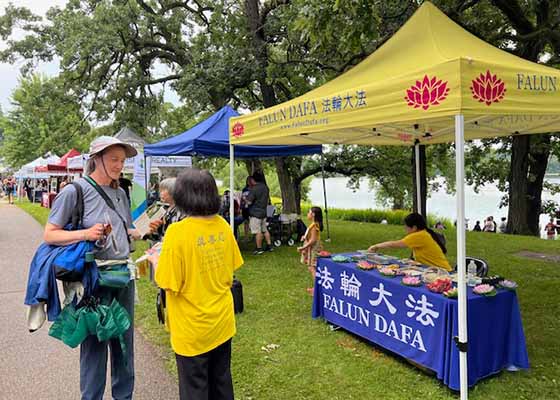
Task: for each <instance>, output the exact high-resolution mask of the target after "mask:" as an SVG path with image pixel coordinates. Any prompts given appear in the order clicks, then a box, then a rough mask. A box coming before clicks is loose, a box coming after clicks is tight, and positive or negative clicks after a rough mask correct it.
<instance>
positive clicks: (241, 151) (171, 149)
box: [144, 106, 322, 158]
mask: <svg viewBox="0 0 560 400" xmlns="http://www.w3.org/2000/svg"><path fill="white" fill-rule="evenodd" d="M238 116H239V113H238V112H237V111H235V110H234V109H233V108H231V107H230V106H225V107H223V108H222V109H220V110H219V111H218V112H216V113H215V114H214V115H212V116H211V117H209V118H208V119H206V120H204V121H202V122H201V123H199V124H198V125H195V126H194V127H192V128H191V129H189V130H188V131H186V132H183V133H181V134H179V135H177V136H173V137H171V138H168V139H164V140H162V141H161V142H158V143H154V144H147V145H145V146H144V154H145V155H146V156H194V155H197V156H210V157H229V133H228V132H229V119H230V118H231V117H238ZM321 152H322V147H321V145H312V146H235V157H236V158H264V157H283V156H304V155H309V154H320V153H321Z"/></svg>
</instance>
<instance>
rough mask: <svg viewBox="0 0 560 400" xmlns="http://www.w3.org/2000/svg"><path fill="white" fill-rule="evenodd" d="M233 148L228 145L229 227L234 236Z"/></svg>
mask: <svg viewBox="0 0 560 400" xmlns="http://www.w3.org/2000/svg"><path fill="white" fill-rule="evenodd" d="M234 159H235V157H234V148H233V144H230V145H229V225H230V227H231V230H232V231H233V233H234V234H235V215H234V212H235V209H234V204H233V203H234V201H235V200H234V196H233V188H234V184H233V183H234V182H233V180H234V169H235V166H234V165H233V163H234Z"/></svg>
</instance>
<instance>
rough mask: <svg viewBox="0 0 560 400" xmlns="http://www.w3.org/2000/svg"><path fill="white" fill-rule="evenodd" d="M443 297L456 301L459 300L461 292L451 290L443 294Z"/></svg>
mask: <svg viewBox="0 0 560 400" xmlns="http://www.w3.org/2000/svg"><path fill="white" fill-rule="evenodd" d="M443 295H444V296H445V297H449V298H450V299H455V298H457V296H459V291H458V290H457V288H451V289H449V290H446V291H445V292H443Z"/></svg>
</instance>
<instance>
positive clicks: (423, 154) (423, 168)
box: [411, 145, 428, 216]
mask: <svg viewBox="0 0 560 400" xmlns="http://www.w3.org/2000/svg"><path fill="white" fill-rule="evenodd" d="M419 147H420V149H419V150H420V188H421V190H422V192H421V193H422V196H421V199H420V201H421V204H420V208H419V207H418V200H417V199H418V197H417V195H416V193H417V190H418V188H417V187H416V151H415V149H414V147H413V148H412V158H411V159H412V187H413V188H414V190H413V191H412V192H413V196H414V198H413V199H412V208H413V210H414V212H417V213H420V214H422V215H423V216H426V215H427V214H426V199H427V198H428V180H427V178H426V146H424V145H420V146H419Z"/></svg>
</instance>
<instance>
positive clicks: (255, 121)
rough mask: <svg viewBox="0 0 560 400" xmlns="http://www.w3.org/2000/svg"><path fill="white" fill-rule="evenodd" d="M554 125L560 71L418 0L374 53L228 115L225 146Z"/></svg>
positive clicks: (407, 138)
mask: <svg viewBox="0 0 560 400" xmlns="http://www.w3.org/2000/svg"><path fill="white" fill-rule="evenodd" d="M457 114H463V115H464V116H465V139H476V138H485V137H495V136H505V135H511V134H512V133H516V132H519V133H542V132H551V131H560V71H559V70H556V69H553V68H549V67H546V66H543V65H540V64H537V63H533V62H530V61H527V60H524V59H521V58H519V57H516V56H514V55H512V54H510V53H507V52H505V51H502V50H499V49H497V48H495V47H493V46H491V45H490V44H488V43H486V42H484V41H482V40H480V39H479V38H477V37H475V36H474V35H472V34H470V33H469V32H467V31H466V30H464V29H463V28H461V27H460V26H459V25H457V24H456V23H455V22H453V21H452V20H451V19H449V18H448V17H447V16H446V15H445V14H444V13H443V12H441V11H440V10H439V9H437V8H436V7H435V6H434V5H433V4H431V3H429V2H425V3H424V4H423V5H422V6H421V7H420V8H419V9H418V10H417V11H416V12H415V13H414V15H413V16H412V17H411V18H410V19H409V20H408V21H407V22H406V23H405V24H404V25H403V26H402V27H401V29H400V30H399V31H398V32H396V33H395V35H394V36H393V37H392V38H391V39H390V40H388V41H387V42H386V43H385V44H384V45H383V46H381V47H380V48H379V49H377V51H375V52H374V53H373V54H371V55H370V56H369V57H367V58H366V59H365V60H364V61H362V62H361V63H360V64H358V65H356V66H355V67H354V68H352V69H351V70H349V71H347V72H346V73H344V74H342V75H341V76H339V77H337V78H336V79H334V80H332V81H330V82H327V83H326V84H324V85H323V86H320V87H318V88H316V89H314V90H312V91H310V92H308V93H306V94H305V95H303V96H300V97H298V98H296V99H293V100H291V101H289V102H286V103H283V104H280V105H277V106H275V107H270V108H267V109H265V110H261V111H259V112H255V113H252V114H249V115H244V116H241V117H238V118H234V119H232V120H231V121H230V135H231V137H232V144H261V145H265V144H266V145H271V144H306V143H307V144H311V143H339V144H365V145H376V144H379V145H403V144H413V143H414V142H416V140H418V141H419V142H420V143H426V144H427V143H441V142H449V141H453V140H454V118H453V117H454V116H455V115H457Z"/></svg>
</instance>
